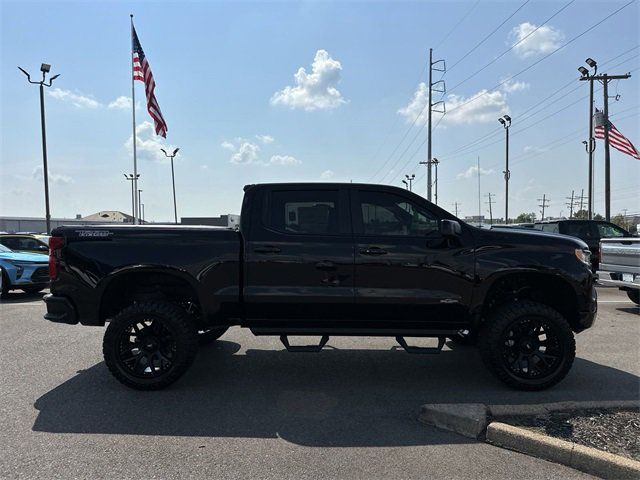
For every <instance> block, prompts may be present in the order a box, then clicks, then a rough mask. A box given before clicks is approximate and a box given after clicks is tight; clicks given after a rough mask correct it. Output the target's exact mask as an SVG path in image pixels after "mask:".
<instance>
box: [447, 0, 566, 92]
mask: <svg viewBox="0 0 640 480" xmlns="http://www.w3.org/2000/svg"><path fill="white" fill-rule="evenodd" d="M575 1H576V0H570V1H569V2H568V3H566V4H565V5H564V6H562V7H561V8H560V9H559V10H557V11H556V12H555V13H554V14H553V15H551V16H550V17H549V18H547V19H546V20H545V21H544V22H542V23H541V24H540V25H538V26H537V27H536V28H535V29H533V30H532V31H531V32H529V33H528V34H527V35H525V36H524V37H522V38H521V39H520V40H518V41H517V42H516V43H514V44H513V45H511V46H510V47H509V48H507V49H506V50H504V51H503V52H502V53H501V54H500V55H498V56H497V57H494V58H493V59H492V60H491V61H490V62H489V63H487V64H486V65H484V66H483V67H482V68H480V69H479V70H477V71H475V72H474V73H472V74H471V75H469V76H468V77H467V78H465V79H464V80H462V81H461V82H459V83H456V84H455V85H454V86H453V87H452V88H450V89H449V90H450V91H451V90H454V89H456V88H458V87H459V86H460V85H462V84H464V83H465V82H467V81H468V80H470V79H472V78H473V77H475V76H476V75H477V74H479V73H480V72H482V71H483V70H484V69H486V68H487V67H489V66H490V65H493V64H494V63H496V62H497V61H498V60H500V59H501V58H502V57H504V56H505V55H506V54H507V53H509V52H510V51H511V50H513V49H514V48H515V47H517V46H518V45H520V44H521V43H522V42H524V41H525V40H526V39H527V38H529V37H530V36H531V35H533V34H534V33H536V32H537V31H538V30H539V29H540V28H542V27H544V26H545V25H546V24H547V23H548V22H549V21H551V20H552V19H553V18H554V17H556V16H557V15H559V14H560V13H562V12H563V11H564V10H565V9H566V8H567V7H569V5H571V4H572V3H574V2H575Z"/></svg>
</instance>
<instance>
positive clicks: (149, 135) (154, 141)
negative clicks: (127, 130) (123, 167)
mask: <svg viewBox="0 0 640 480" xmlns="http://www.w3.org/2000/svg"><path fill="white" fill-rule="evenodd" d="M124 145H125V147H126V148H127V150H129V152H132V151H133V135H130V136H129V139H128V140H127V141H126V142H125V144H124ZM161 148H164V149H165V150H167V151H173V150H174V149H175V148H176V147H175V145H171V144H169V143H166V142H165V140H164V139H163V138H162V137H160V136H158V135H156V134H155V127H154V126H153V123H151V122H149V121H147V120H145V121H144V122H142V123H140V124H139V125H138V126H136V153H137V157H138V160H153V161H156V162H162V163H166V162H169V159H168V158H167V157H166V156H165V154H164V153H163V152H161V151H160V149H161ZM177 158H179V157H177Z"/></svg>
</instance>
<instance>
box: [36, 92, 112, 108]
mask: <svg viewBox="0 0 640 480" xmlns="http://www.w3.org/2000/svg"><path fill="white" fill-rule="evenodd" d="M48 93H49V96H51V97H53V98H55V99H57V100H62V101H63V102H69V103H71V105H73V106H74V107H77V108H98V107H101V106H102V104H101V103H100V102H98V101H97V100H95V99H94V98H91V97H89V96H86V95H83V94H81V93H75V92H72V91H70V90H63V89H61V88H54V89H52V90H50V91H49V92H48Z"/></svg>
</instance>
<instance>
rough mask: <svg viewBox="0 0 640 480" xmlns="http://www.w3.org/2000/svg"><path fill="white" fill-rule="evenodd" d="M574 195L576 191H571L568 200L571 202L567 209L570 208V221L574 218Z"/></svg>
mask: <svg viewBox="0 0 640 480" xmlns="http://www.w3.org/2000/svg"><path fill="white" fill-rule="evenodd" d="M573 194H574V191H573V190H571V197H567V200H569V203H567V207H569V220H571V219H572V218H573V205H574V203H573Z"/></svg>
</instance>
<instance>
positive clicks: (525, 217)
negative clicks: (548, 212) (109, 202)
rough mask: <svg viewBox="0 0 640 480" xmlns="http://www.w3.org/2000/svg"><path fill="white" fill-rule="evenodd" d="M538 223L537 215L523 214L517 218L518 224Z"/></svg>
mask: <svg viewBox="0 0 640 480" xmlns="http://www.w3.org/2000/svg"><path fill="white" fill-rule="evenodd" d="M535 221H536V214H535V213H533V212H531V213H521V214H520V215H518V216H517V217H516V223H533V222H535Z"/></svg>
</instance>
